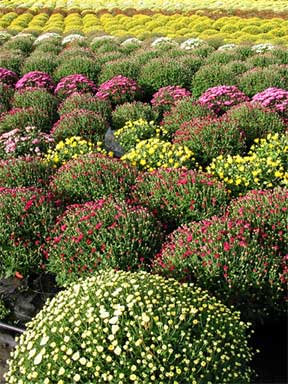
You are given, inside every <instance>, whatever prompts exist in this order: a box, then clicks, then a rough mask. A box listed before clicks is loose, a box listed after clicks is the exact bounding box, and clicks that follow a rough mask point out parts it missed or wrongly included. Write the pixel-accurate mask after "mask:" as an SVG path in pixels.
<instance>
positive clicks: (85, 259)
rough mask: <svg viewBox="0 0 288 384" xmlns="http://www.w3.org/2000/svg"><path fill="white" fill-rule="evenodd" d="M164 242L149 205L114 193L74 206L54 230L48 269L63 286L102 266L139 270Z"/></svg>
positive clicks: (50, 244) (60, 219)
mask: <svg viewBox="0 0 288 384" xmlns="http://www.w3.org/2000/svg"><path fill="white" fill-rule="evenodd" d="M162 240H163V233H162V229H161V226H160V223H159V222H158V221H157V220H156V219H155V217H154V216H153V215H152V214H151V213H149V212H148V210H146V209H145V208H142V207H131V206H129V205H127V204H126V203H125V201H123V200H117V199H115V198H114V197H113V196H111V197H109V198H103V199H100V200H97V201H92V202H88V203H85V204H75V205H70V206H68V208H67V210H66V211H65V212H64V214H63V215H62V216H61V217H59V218H58V222H57V224H56V226H55V227H54V229H53V231H52V236H51V240H50V241H49V244H48V245H49V247H48V253H47V258H48V269H49V270H50V271H51V272H53V273H55V275H56V280H57V282H58V284H60V285H63V284H65V283H69V282H71V281H75V280H77V279H78V278H79V277H80V276H85V275H89V274H91V273H93V272H94V271H96V270H99V269H107V268H116V269H121V270H126V271H127V270H132V271H133V270H137V269H139V268H140V267H144V266H145V265H147V264H149V262H150V260H151V258H152V256H153V255H154V254H155V252H156V251H157V250H159V248H160V246H161V242H162Z"/></svg>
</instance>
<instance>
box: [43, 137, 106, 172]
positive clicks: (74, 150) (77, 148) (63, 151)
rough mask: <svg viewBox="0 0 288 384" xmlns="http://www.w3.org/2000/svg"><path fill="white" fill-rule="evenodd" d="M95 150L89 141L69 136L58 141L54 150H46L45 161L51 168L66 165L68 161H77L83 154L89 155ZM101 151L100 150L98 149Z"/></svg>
mask: <svg viewBox="0 0 288 384" xmlns="http://www.w3.org/2000/svg"><path fill="white" fill-rule="evenodd" d="M94 150H97V147H95V145H94V144H93V143H91V142H90V141H87V140H84V139H83V138H82V137H80V136H71V137H68V138H66V139H65V140H64V141H62V140H61V141H59V143H57V145H56V147H55V149H48V151H47V154H46V155H45V161H46V162H48V163H50V164H51V165H52V167H53V168H58V167H59V166H61V165H63V164H66V162H67V161H68V160H70V159H77V158H78V157H79V156H81V155H83V154H85V153H91V152H93V151H94ZM99 150H100V151H101V150H102V149H101V148H99Z"/></svg>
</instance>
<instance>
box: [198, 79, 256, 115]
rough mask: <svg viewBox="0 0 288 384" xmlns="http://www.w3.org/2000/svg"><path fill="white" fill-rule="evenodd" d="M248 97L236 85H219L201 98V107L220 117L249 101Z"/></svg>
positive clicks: (208, 90)
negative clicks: (232, 108) (233, 107)
mask: <svg viewBox="0 0 288 384" xmlns="http://www.w3.org/2000/svg"><path fill="white" fill-rule="evenodd" d="M248 100H249V97H247V96H246V95H245V94H244V93H243V92H242V91H240V90H239V89H238V88H237V87H235V86H234V85H219V86H217V87H212V88H209V89H207V91H205V92H204V93H203V94H202V95H201V96H200V98H199V100H198V101H199V103H200V104H201V105H205V106H207V107H208V108H209V109H211V110H212V111H213V112H215V113H216V114H217V115H218V116H219V115H222V114H223V113H224V112H226V111H227V110H228V109H230V108H231V107H232V106H233V105H237V104H240V103H243V102H245V101H248Z"/></svg>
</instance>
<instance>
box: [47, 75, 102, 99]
mask: <svg viewBox="0 0 288 384" xmlns="http://www.w3.org/2000/svg"><path fill="white" fill-rule="evenodd" d="M96 91H97V87H96V85H95V84H94V83H93V81H91V80H89V79H88V77H86V76H84V75H80V74H75V75H68V76H65V77H63V78H62V79H61V80H60V81H59V82H58V84H57V86H56V88H55V91H54V93H55V95H56V96H58V97H60V98H63V99H64V98H66V97H68V96H70V95H72V93H74V92H78V93H92V94H94V93H95V92H96Z"/></svg>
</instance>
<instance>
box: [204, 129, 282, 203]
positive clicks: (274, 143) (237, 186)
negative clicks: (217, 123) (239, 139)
mask: <svg viewBox="0 0 288 384" xmlns="http://www.w3.org/2000/svg"><path fill="white" fill-rule="evenodd" d="M287 140H288V137H287V135H285V134H283V135H279V134H278V133H275V134H274V135H272V134H268V135H267V137H266V138H264V139H255V142H256V143H255V145H253V146H252V147H251V149H250V151H249V153H248V155H247V156H240V155H235V156H231V155H228V156H222V155H220V156H218V157H217V158H216V159H214V160H213V161H212V163H211V164H210V165H209V166H208V167H207V171H208V172H209V173H211V174H212V175H214V176H217V177H218V178H219V179H220V180H222V181H223V182H224V183H225V184H226V185H227V187H228V188H229V189H230V190H231V191H232V193H233V194H235V195H236V196H237V195H239V194H243V193H245V192H246V191H247V190H250V189H261V188H264V189H267V188H273V187H275V186H278V185H284V186H285V185H287V184H288V172H287V163H288V159H287V156H288V141H287Z"/></svg>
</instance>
